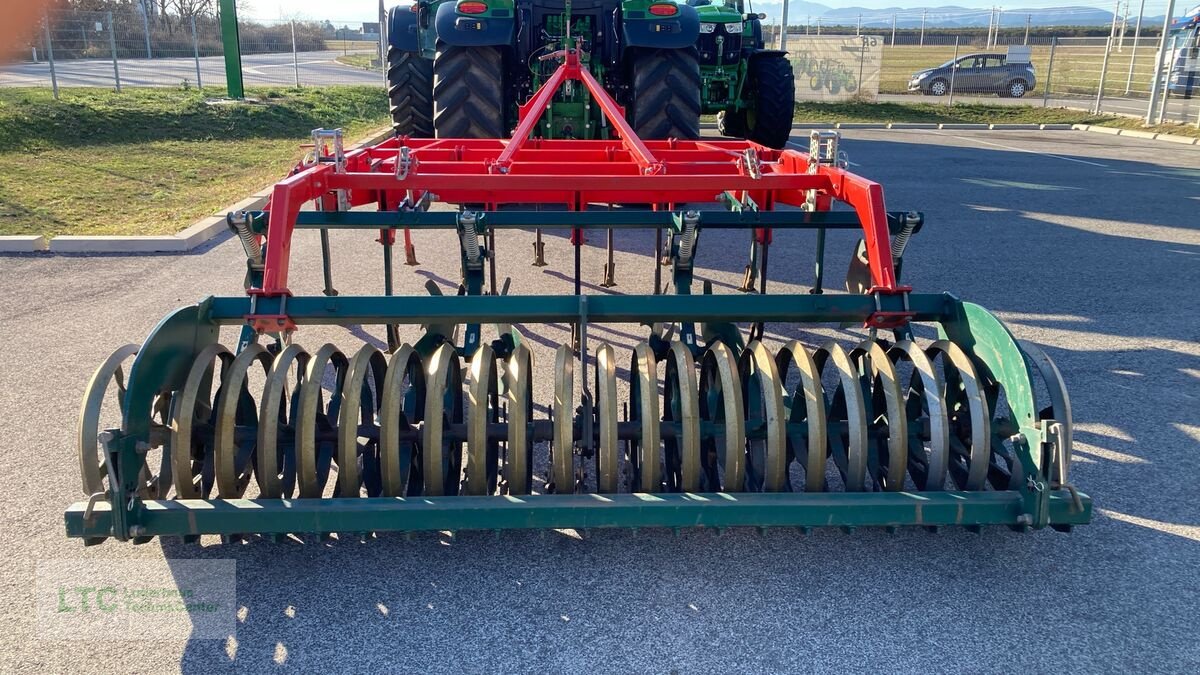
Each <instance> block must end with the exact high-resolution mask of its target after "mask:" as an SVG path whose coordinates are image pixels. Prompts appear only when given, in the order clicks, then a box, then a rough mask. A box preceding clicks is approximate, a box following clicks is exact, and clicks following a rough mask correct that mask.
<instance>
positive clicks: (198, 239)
mask: <svg viewBox="0 0 1200 675" xmlns="http://www.w3.org/2000/svg"><path fill="white" fill-rule="evenodd" d="M391 134H392V131H391V130H390V129H388V130H386V131H380V132H379V133H376V134H372V135H371V136H370V137H368V138H367V139H366V140H363V141H361V142H359V143H356V144H354V145H352V146H350V147H349V148H347V151H351V150H357V149H358V148H361V147H363V146H367V145H372V144H375V143H378V142H380V141H382V140H383V139H385V138H387V137H388V136H391ZM270 195H271V188H270V187H267V188H264V189H262V190H260V191H258V192H256V193H255V194H253V195H251V196H250V197H247V198H246V199H243V200H241V201H239V202H237V203H235V204H231V205H229V206H227V207H225V208H223V209H221V210H219V211H218V212H216V213H214V214H213V215H211V216H206V217H204V218H201V219H200V220H198V221H196V222H195V223H192V225H191V226H189V227H188V228H187V229H185V230H183V231H182V232H179V233H177V234H172V235H159V236H76V235H63V236H58V237H54V238H52V239H50V241H49V242H47V241H46V239H45V237H36V236H28V237H0V253H30V252H43V251H48V252H50V253H186V252H188V251H191V250H192V249H195V248H198V247H199V246H201V245H203V244H205V243H207V242H208V241H210V240H212V239H213V238H214V237H216V236H218V235H220V234H221V233H222V232H225V231H227V229H228V228H227V226H226V224H225V215H226V214H227V213H231V212H234V211H256V210H258V209H261V208H262V207H263V206H265V205H266V203H267V200H268V198H269V197H270Z"/></svg>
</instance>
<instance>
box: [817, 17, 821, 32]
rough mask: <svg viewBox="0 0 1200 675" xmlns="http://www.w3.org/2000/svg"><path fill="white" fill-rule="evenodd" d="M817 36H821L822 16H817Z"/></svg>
mask: <svg viewBox="0 0 1200 675" xmlns="http://www.w3.org/2000/svg"><path fill="white" fill-rule="evenodd" d="M817 37H821V17H819V16H818V17H817Z"/></svg>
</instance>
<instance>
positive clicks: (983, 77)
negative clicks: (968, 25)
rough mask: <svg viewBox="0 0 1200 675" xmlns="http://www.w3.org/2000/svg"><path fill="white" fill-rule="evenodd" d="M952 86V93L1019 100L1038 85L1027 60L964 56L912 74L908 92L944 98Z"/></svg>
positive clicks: (993, 56) (997, 56)
mask: <svg viewBox="0 0 1200 675" xmlns="http://www.w3.org/2000/svg"><path fill="white" fill-rule="evenodd" d="M952 82H953V85H954V91H955V93H963V94H996V95H998V96H1003V97H1006V98H1007V97H1011V98H1021V97H1022V96H1024V95H1025V94H1028V93H1029V92H1030V91H1033V88H1034V86H1036V85H1037V80H1036V78H1035V77H1034V74H1033V64H1032V63H1030V62H1029V60H1028V59H1022V60H1020V61H1015V60H1010V58H1009V55H1008V54H967V55H966V56H962V57H959V58H958V60H954V59H951V60H949V61H947V62H945V63H943V64H942V65H940V66H938V67H936V68H929V69H928V70H922V71H919V72H916V73H913V76H912V79H911V80H909V82H908V90H909V91H919V92H921V93H922V94H925V95H927V96H945V95H946V94H947V93H949V92H950V85H951V83H952Z"/></svg>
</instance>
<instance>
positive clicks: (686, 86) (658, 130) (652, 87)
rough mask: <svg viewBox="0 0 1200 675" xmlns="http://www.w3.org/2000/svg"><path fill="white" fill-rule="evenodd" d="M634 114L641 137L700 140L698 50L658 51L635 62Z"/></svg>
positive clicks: (646, 54) (638, 58) (648, 52)
mask: <svg viewBox="0 0 1200 675" xmlns="http://www.w3.org/2000/svg"><path fill="white" fill-rule="evenodd" d="M632 110H633V114H632V116H631V117H630V124H631V125H632V126H633V130H634V132H635V133H637V135H638V137H639V138H642V139H645V140H662V139H666V138H678V139H684V140H687V139H693V138H699V137H700V63H699V61H697V60H696V50H695V48H694V47H688V48H686V49H655V50H650V51H645V52H641V53H639V54H638V55H637V56H636V57H635V58H634V61H633V106H632Z"/></svg>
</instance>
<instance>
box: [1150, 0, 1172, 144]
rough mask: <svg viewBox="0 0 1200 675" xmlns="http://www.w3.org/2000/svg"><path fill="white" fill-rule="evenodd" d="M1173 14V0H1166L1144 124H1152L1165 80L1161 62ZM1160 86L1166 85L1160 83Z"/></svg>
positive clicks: (1165, 50)
mask: <svg viewBox="0 0 1200 675" xmlns="http://www.w3.org/2000/svg"><path fill="white" fill-rule="evenodd" d="M1174 14H1175V0H1167V15H1166V17H1165V18H1164V19H1163V31H1162V40H1161V41H1160V42H1159V43H1158V56H1157V57H1156V58H1155V59H1154V73H1153V75H1151V77H1153V78H1154V79H1152V80H1150V102H1149V103H1148V104H1147V105H1146V124H1153V123H1154V103H1155V102H1156V101H1157V100H1158V94H1159V92H1160V91H1161V89H1162V88H1163V87H1162V86H1160V82H1162V81H1163V80H1164V79H1165V78H1164V77H1163V76H1162V74H1163V72H1162V71H1163V62H1164V61H1166V59H1167V34H1168V33H1170V32H1171V16H1172V15H1174ZM1162 84H1164V85H1165V84H1166V83H1165V82H1162Z"/></svg>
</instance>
